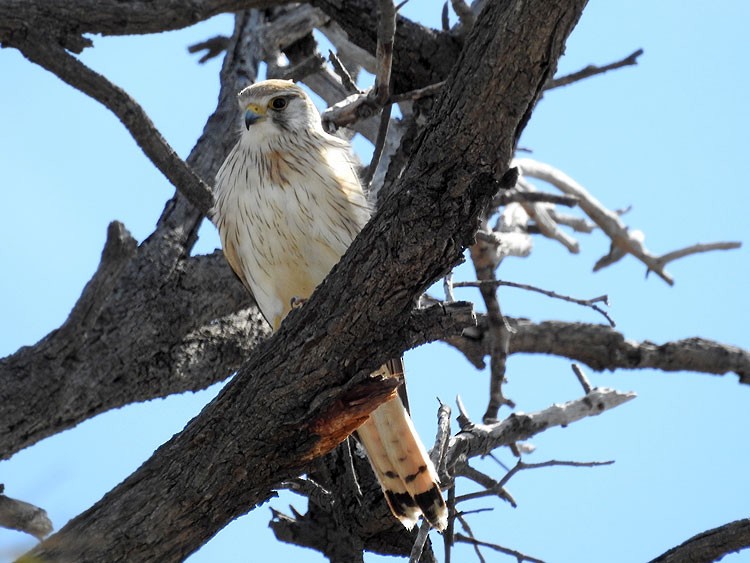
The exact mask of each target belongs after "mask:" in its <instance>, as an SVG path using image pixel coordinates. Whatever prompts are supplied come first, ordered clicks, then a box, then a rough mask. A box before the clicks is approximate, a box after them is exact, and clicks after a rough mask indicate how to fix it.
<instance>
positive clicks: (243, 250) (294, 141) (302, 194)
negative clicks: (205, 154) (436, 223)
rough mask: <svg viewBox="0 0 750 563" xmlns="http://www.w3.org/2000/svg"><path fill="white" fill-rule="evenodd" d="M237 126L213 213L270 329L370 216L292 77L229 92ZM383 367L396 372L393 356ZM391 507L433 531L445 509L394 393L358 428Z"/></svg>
mask: <svg viewBox="0 0 750 563" xmlns="http://www.w3.org/2000/svg"><path fill="white" fill-rule="evenodd" d="M237 99H238V102H239V106H240V111H241V113H242V117H243V123H244V127H242V126H241V127H240V129H241V133H240V137H239V140H238V141H237V143H236V144H235V145H234V147H233V148H232V149H231V151H230V152H229V154H228V155H227V157H226V159H225V161H224V163H223V164H222V166H221V168H220V169H219V171H218V173H217V175H216V183H215V191H214V198H215V203H214V207H213V209H212V211H211V219H212V220H213V222H214V223H215V225H216V227H217V228H218V231H219V235H220V238H221V243H222V249H223V252H224V256H225V257H226V259H227V261H228V262H229V265H230V266H231V268H232V269H233V270H234V272H235V273H236V274H237V276H238V277H239V279H240V281H241V282H242V283H243V284H244V285H245V287H246V288H247V289H248V290H249V291H250V292H251V293H252V295H253V296H254V298H255V301H256V303H257V304H258V308H259V309H260V311H261V313H262V314H263V316H264V317H265V318H266V320H267V321H268V322H269V324H270V325H271V327H272V329H273V330H274V331H276V330H278V328H279V326H280V325H281V322H282V320H283V319H284V317H286V315H287V314H288V313H289V312H290V311H291V310H292V308H293V307H295V306H299V304H300V303H303V302H304V300H305V299H307V298H308V297H309V296H310V295H311V294H312V292H313V290H314V289H315V287H316V286H318V285H319V284H320V283H321V282H322V281H323V279H324V278H325V277H326V275H327V274H328V273H329V271H330V270H331V269H332V268H333V266H334V265H335V264H336V263H337V262H338V261H339V259H340V258H341V257H342V256H343V255H344V253H345V252H346V250H347V248H348V247H349V245H350V244H351V243H352V241H353V240H354V238H355V237H356V236H357V234H358V233H359V232H360V230H361V229H362V228H363V227H364V225H365V223H367V221H368V220H369V219H370V215H371V213H372V206H371V204H370V202H369V201H368V199H367V197H366V195H365V192H364V190H363V188H362V184H361V182H360V179H359V176H358V174H357V172H356V168H355V164H354V160H353V156H352V151H351V145H350V144H349V143H348V141H346V140H343V139H340V138H338V137H335V136H333V135H330V134H328V133H327V132H326V131H325V130H324V129H323V126H322V124H321V117H320V113H319V112H318V109H317V108H316V107H315V104H314V103H313V101H312V100H311V98H310V96H308V94H307V93H306V92H305V91H304V90H303V89H302V88H301V87H300V86H298V85H297V84H294V83H293V82H291V81H286V80H275V79H274V80H265V81H261V82H257V83H255V84H252V85H250V86H248V87H246V88H244V89H243V90H242V91H240V92H239V94H238V95H237ZM380 369H381V370H387V373H389V374H396V375H400V374H399V372H402V371H403V364H402V361H401V359H395V360H389V361H387V362H385V363H384V364H383V366H382V367H381V368H380ZM356 437H357V439H358V440H359V442H360V443H361V444H362V446H363V448H364V450H365V452H366V453H367V457H368V459H369V461H370V465H371V467H372V469H373V471H374V473H375V475H376V477H377V480H378V482H379V483H380V486H381V488H382V490H383V493H384V496H385V499H386V501H387V503H388V506H389V507H390V509H391V512H392V513H393V515H394V516H395V517H396V518H397V519H398V520H399V521H400V522H401V523H402V524H403V525H404V526H405V527H406V528H407V529H412V528H413V526H414V525H415V524H416V523H417V522H418V520H419V517H420V516H424V518H425V519H426V520H427V521H428V522H429V523H430V524H431V525H432V526H433V527H434V528H437V529H438V530H441V531H442V530H445V528H446V526H447V508H446V504H445V501H444V499H443V495H442V492H441V490H440V480H439V478H438V475H437V471H436V470H435V466H434V464H433V463H432V461H430V457H429V456H428V455H427V451H426V449H425V446H424V445H423V444H422V441H421V440H420V438H419V436H418V434H417V432H416V430H415V429H414V424H413V423H412V420H411V417H410V415H409V413H408V411H407V409H406V407H405V405H404V403H403V401H402V400H401V398H400V397H399V396H398V395H394V398H392V399H390V400H388V401H387V402H385V403H383V404H382V405H380V406H379V407H378V408H377V409H376V410H375V411H374V412H373V413H371V414H370V416H369V418H367V419H366V420H365V422H364V423H363V424H362V425H361V426H360V427H359V428H358V429H357V431H356Z"/></svg>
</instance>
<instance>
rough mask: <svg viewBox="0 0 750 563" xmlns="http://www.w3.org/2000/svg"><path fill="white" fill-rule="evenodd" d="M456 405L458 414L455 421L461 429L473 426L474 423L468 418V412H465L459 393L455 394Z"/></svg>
mask: <svg viewBox="0 0 750 563" xmlns="http://www.w3.org/2000/svg"><path fill="white" fill-rule="evenodd" d="M456 406H457V407H458V416H457V417H456V422H458V426H459V428H460V429H461V430H462V431H466V430H471V429H472V428H474V423H473V422H472V421H471V419H470V418H469V413H468V412H466V407H465V406H464V402H463V401H462V400H461V395H456Z"/></svg>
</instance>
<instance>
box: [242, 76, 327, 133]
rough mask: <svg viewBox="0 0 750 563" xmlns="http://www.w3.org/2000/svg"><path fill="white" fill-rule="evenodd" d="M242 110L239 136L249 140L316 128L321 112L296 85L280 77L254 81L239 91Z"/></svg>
mask: <svg viewBox="0 0 750 563" xmlns="http://www.w3.org/2000/svg"><path fill="white" fill-rule="evenodd" d="M239 104H240V109H241V110H242V112H243V124H244V130H243V135H242V138H243V140H246V141H248V142H254V143H258V142H263V141H266V142H268V141H272V140H273V139H274V138H277V137H280V136H287V135H296V134H300V133H302V132H303V131H309V130H310V129H312V130H318V129H320V128H321V126H320V114H319V113H318V111H317V109H316V108H315V106H314V105H313V103H312V101H311V100H310V98H309V97H308V96H307V94H305V92H304V91H303V90H301V89H300V88H299V87H297V86H295V85H293V84H291V83H288V82H283V81H279V80H274V81H266V82H260V83H258V84H255V85H253V86H251V87H249V88H246V89H245V90H243V91H242V92H241V93H240V95H239Z"/></svg>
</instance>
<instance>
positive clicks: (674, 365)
mask: <svg viewBox="0 0 750 563" xmlns="http://www.w3.org/2000/svg"><path fill="white" fill-rule="evenodd" d="M507 321H508V324H509V325H510V326H511V327H512V329H513V336H512V338H511V342H510V348H509V353H510V354H516V353H530V354H552V355H555V356H560V357H564V358H569V359H571V360H573V361H578V362H582V363H584V364H586V365H587V366H589V367H590V368H591V369H594V370H596V371H604V370H612V371H613V370H616V369H647V368H653V369H657V370H661V371H692V372H698V373H710V374H716V375H723V374H726V373H729V372H734V373H736V374H737V375H738V376H739V382H740V383H745V384H750V351H748V350H743V349H742V348H738V347H736V346H731V345H728V344H722V343H720V342H715V341H713V340H708V339H705V338H697V337H694V338H685V339H682V340H675V341H672V342H666V343H664V344H655V343H654V342H650V341H648V340H644V341H642V342H636V341H633V340H629V339H626V338H625V336H624V335H623V334H622V333H620V332H617V331H616V330H613V329H612V328H610V327H607V326H603V325H595V324H586V323H567V322H563V321H544V322H540V323H534V322H532V321H530V320H528V319H513V318H508V319H507ZM487 326H488V320H487V318H486V317H485V316H484V315H477V330H473V331H471V332H470V333H469V334H468V335H467V333H464V336H461V337H459V338H450V339H447V340H446V342H447V343H448V344H451V345H452V346H455V347H456V348H458V349H459V350H461V352H463V353H464V355H465V356H466V357H467V359H469V361H470V362H471V363H472V364H474V365H475V366H476V367H477V368H478V369H482V368H483V367H484V360H483V358H484V356H486V355H487V354H488V353H489V345H488V342H487V338H486V337H485V334H486V331H487V330H488V328H487Z"/></svg>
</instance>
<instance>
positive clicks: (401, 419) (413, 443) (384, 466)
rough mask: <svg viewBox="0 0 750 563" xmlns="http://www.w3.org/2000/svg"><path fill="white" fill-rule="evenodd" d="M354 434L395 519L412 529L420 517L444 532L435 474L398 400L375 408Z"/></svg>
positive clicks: (444, 518) (445, 520)
mask: <svg viewBox="0 0 750 563" xmlns="http://www.w3.org/2000/svg"><path fill="white" fill-rule="evenodd" d="M357 434H358V436H359V439H360V441H361V442H362V445H363V446H364V448H365V450H366V451H367V457H368V458H369V459H370V465H372V468H373V470H374V472H375V475H376V476H377V478H378V481H379V482H380V486H381V487H382V488H383V492H384V494H385V498H386V500H387V501H388V505H389V506H390V508H391V512H393V514H394V515H395V516H396V518H398V519H399V520H400V521H401V523H402V524H403V525H404V526H405V527H406V528H408V529H411V528H412V527H413V526H414V524H416V523H417V520H418V518H419V515H420V513H421V514H423V515H424V517H425V519H426V520H428V521H429V522H430V524H432V526H433V527H435V528H437V529H438V530H444V529H445V528H446V526H447V525H448V510H447V508H446V506H445V501H444V500H443V495H442V493H441V492H440V484H439V479H438V476H437V471H435V466H434V465H433V463H432V461H431V460H430V458H429V456H428V455H427V451H426V450H425V447H424V445H422V442H421V440H420V439H419V436H418V435H417V432H416V430H415V429H414V424H413V423H412V421H411V417H410V416H409V413H408V412H407V411H406V409H405V408H404V404H403V402H402V401H401V399H400V398H399V397H395V398H394V399H391V400H390V401H388V402H386V403H384V404H382V405H381V406H380V407H378V408H377V409H376V410H375V411H374V412H373V413H372V414H371V415H370V418H369V419H368V420H367V422H365V423H364V424H363V425H362V426H361V427H360V428H359V429H358V430H357Z"/></svg>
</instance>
